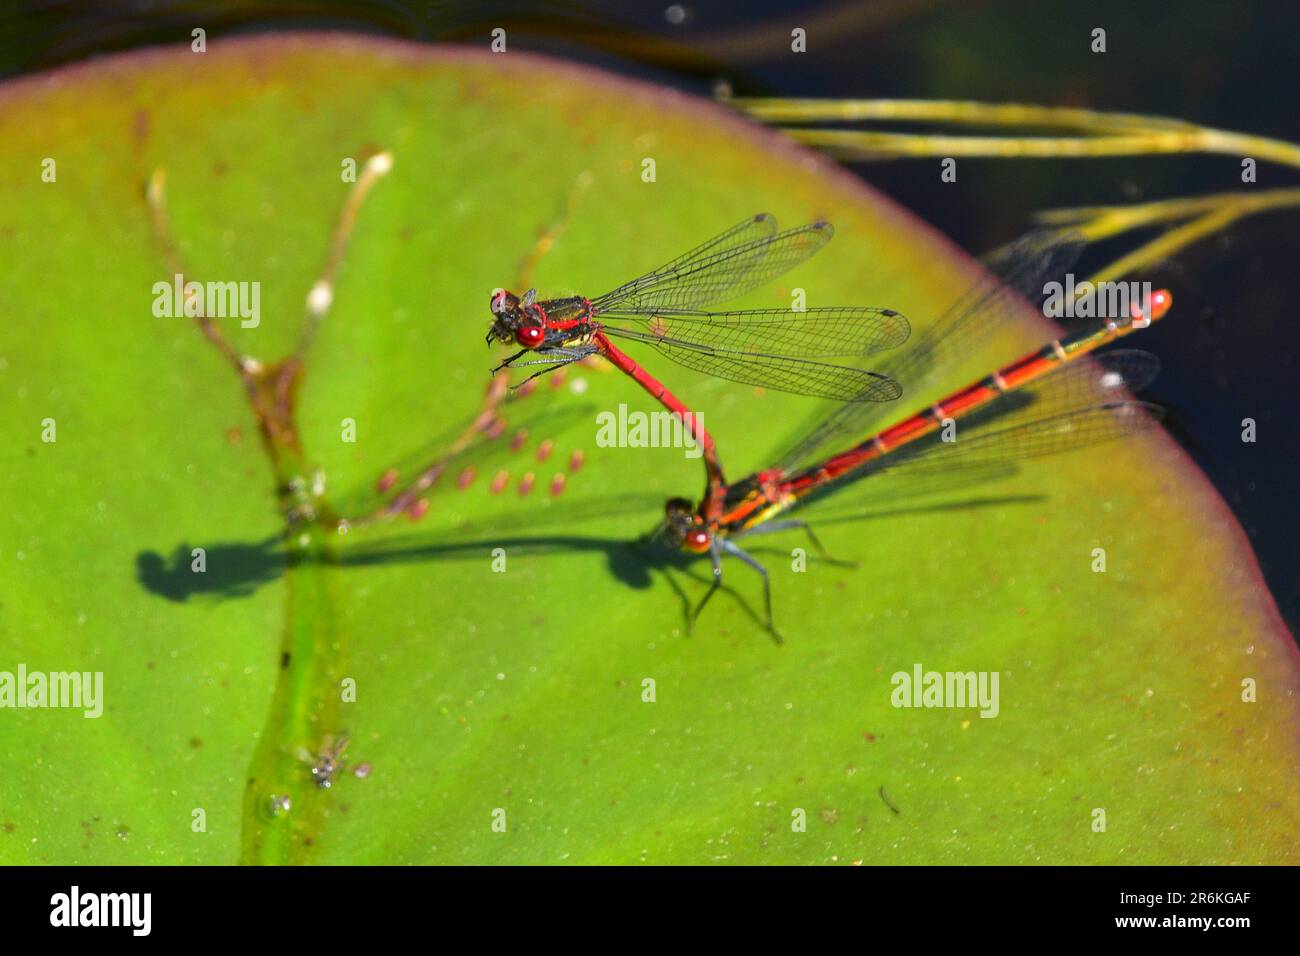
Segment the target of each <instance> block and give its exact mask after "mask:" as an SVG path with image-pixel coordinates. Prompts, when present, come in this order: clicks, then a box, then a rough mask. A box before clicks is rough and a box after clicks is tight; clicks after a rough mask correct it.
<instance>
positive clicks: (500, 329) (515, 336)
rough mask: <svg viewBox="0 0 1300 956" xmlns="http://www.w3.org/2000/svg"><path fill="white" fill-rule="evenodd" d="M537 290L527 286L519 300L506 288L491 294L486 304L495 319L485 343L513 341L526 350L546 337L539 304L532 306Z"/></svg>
mask: <svg viewBox="0 0 1300 956" xmlns="http://www.w3.org/2000/svg"><path fill="white" fill-rule="evenodd" d="M536 297H537V293H536V291H535V290H533V289H529V290H528V292H527V293H526V294H525V295H524V298H523V300H522V301H521V300H520V298H519V296H517V295H515V294H514V293H513V292H508V291H506V290H505V289H498V290H497V291H496V292H493V293H492V299H491V301H490V302H489V303H488V305H489V307H490V308H491V309H492V314H493V315H494V316H495V318H494V319H493V321H492V328H491V330H489V332H488V342H489V343H491V341H492V340H493V339H496V340H497V341H499V342H512V343H514V344H515V345H519V346H521V347H523V348H526V349H535V348H537V347H538V346H540V345H541V344H542V343H543V342H544V341H545V340H546V324H545V322H544V321H543V319H542V316H544V315H545V313H542V312H541V311H540V310H541V306H538V305H534V304H533V300H534V299H536Z"/></svg>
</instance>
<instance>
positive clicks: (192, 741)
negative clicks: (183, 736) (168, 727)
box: [190, 737, 203, 750]
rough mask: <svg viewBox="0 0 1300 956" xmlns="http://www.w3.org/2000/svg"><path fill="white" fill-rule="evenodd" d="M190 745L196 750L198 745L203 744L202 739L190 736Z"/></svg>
mask: <svg viewBox="0 0 1300 956" xmlns="http://www.w3.org/2000/svg"><path fill="white" fill-rule="evenodd" d="M190 746H191V747H193V748H194V749H195V750H198V749H199V748H200V747H202V746H203V741H202V740H200V739H199V738H198V737H191V738H190Z"/></svg>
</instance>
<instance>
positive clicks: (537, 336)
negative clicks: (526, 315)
mask: <svg viewBox="0 0 1300 956" xmlns="http://www.w3.org/2000/svg"><path fill="white" fill-rule="evenodd" d="M545 338H546V330H545V329H544V328H542V327H541V326H540V325H524V326H521V327H520V328H519V330H518V331H516V332H515V341H516V342H518V343H519V344H520V345H522V346H523V347H524V348H526V349H535V348H537V346H539V345H541V344H542V342H543V340H545Z"/></svg>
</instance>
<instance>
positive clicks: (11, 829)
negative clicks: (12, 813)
mask: <svg viewBox="0 0 1300 956" xmlns="http://www.w3.org/2000/svg"><path fill="white" fill-rule="evenodd" d="M13 832H14V824H12V823H10V822H9V821H8V820H6V821H5V833H13Z"/></svg>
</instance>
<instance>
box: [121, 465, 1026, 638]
mask: <svg viewBox="0 0 1300 956" xmlns="http://www.w3.org/2000/svg"><path fill="white" fill-rule="evenodd" d="M967 478H968V480H969V476H967ZM945 484H946V482H945ZM928 490H934V489H925V488H922V487H919V486H917V485H916V484H915V483H914V484H913V487H912V488H911V489H910V491H911V492H912V493H922V494H923V493H924V492H925V491H928ZM910 496H911V495H909V494H903V495H900V496H897V497H895V496H894V495H889V496H887V497H888V498H890V499H891V500H890V501H889V505H888V506H886V507H881V508H878V509H873V510H868V511H864V510H861V508H860V506H861V504H862V503H861V502H858V503H857V504H858V505H859V508H858V509H857V510H854V511H849V512H847V513H846V512H845V511H844V510H839V509H836V510H832V509H830V508H825V507H823V508H819V509H818V515H817V516H816V518H815V519H814V520H815V522H816V523H817V524H819V525H820V524H841V523H856V522H861V521H871V520H877V519H885V518H898V517H904V516H909V515H926V514H935V513H941V512H944V511H950V510H967V509H971V508H983V507H1002V506H1006V505H1008V504H1017V503H1029V502H1033V501H1039V500H1041V496H1034V495H1004V496H993V497H985V498H971V499H967V500H964V501H951V500H949V501H938V502H935V501H929V502H925V501H922V502H918V503H914V504H905V503H903V501H902V499H905V498H907V497H910ZM635 497H636V499H637V500H636V501H631V499H630V498H629V496H626V495H623V496H618V497H616V498H611V499H607V500H603V499H602V500H597V501H585V502H582V503H581V504H579V503H577V502H574V503H573V505H572V506H571V507H569V508H564V509H561V508H558V507H552V508H549V509H547V514H545V515H543V516H541V517H539V516H538V515H537V513H536V512H535V511H531V512H529V511H523V512H520V513H518V514H517V515H514V516H504V517H502V518H499V519H494V520H493V521H492V522H491V524H482V525H479V526H477V527H475V526H473V525H467V526H464V527H462V528H455V529H445V530H444V531H441V532H439V531H420V532H418V533H416V532H412V531H405V530H398V531H397V533H394V534H392V535H390V536H388V537H386V538H379V539H375V540H371V541H367V542H365V543H361V544H359V545H358V546H357V547H355V548H349V547H344V548H342V549H341V550H340V553H339V554H338V555H335V556H329V557H317V556H310V555H303V554H302V553H301V552H299V551H297V550H295V549H290V548H286V547H285V543H284V539H283V538H282V537H281V536H280V535H272V536H270V537H267V538H265V539H263V540H261V541H255V542H250V543H240V542H223V543H217V544H211V545H204V548H205V562H206V568H205V570H204V571H203V572H202V573H199V572H197V571H196V570H194V567H193V564H194V561H195V556H194V551H193V547H192V546H191V544H190V543H189V542H183V543H181V544H178V545H176V547H175V548H174V549H173V551H172V554H171V557H170V560H169V559H168V558H166V557H164V556H163V555H162V554H160V553H159V552H157V551H152V550H146V551H141V552H139V553H138V554H137V556H136V576H137V579H138V580H139V582H140V584H141V586H142V587H144V588H145V589H146V590H148V591H150V592H151V593H153V594H156V595H158V596H159V597H162V598H165V599H167V600H169V601H173V602H177V603H184V602H187V601H189V600H190V599H191V598H193V597H199V596H212V597H216V598H218V599H231V598H244V597H249V596H251V595H253V594H255V593H256V592H257V590H258V589H259V588H261V587H263V586H264V585H266V584H270V583H272V582H274V581H276V580H277V579H279V578H280V577H281V576H282V575H283V574H285V572H286V571H288V570H290V569H291V568H294V567H296V566H299V565H301V564H303V563H305V562H324V563H328V564H330V565H331V566H334V567H337V568H339V569H340V570H342V571H344V572H346V571H347V570H348V569H350V568H364V567H382V566H387V565H403V564H422V563H428V564H437V563H439V562H446V561H478V562H482V561H484V560H485V559H487V558H488V557H489V556H490V555H491V554H492V552H493V550H494V549H497V548H501V549H503V550H504V551H505V552H506V553H507V554H508V555H509V556H510V557H511V558H517V557H524V556H532V555H546V554H564V553H583V552H587V553H596V554H601V555H603V556H604V558H605V562H606V566H607V567H608V569H609V572H610V573H611V574H612V575H613V576H614V577H615V578H616V579H617V580H618V581H619V582H620V583H622V584H623V585H624V586H626V587H630V588H634V589H636V590H645V589H647V588H649V587H650V586H651V585H652V584H653V582H654V578H655V575H656V574H659V575H661V576H662V577H663V578H664V579H665V580H666V581H667V582H668V584H669V587H670V588H671V589H672V591H673V593H674V596H675V598H676V600H677V601H678V603H679V604H680V606H681V612H682V617H683V619H684V620H689V617H690V611H691V608H692V606H693V600H692V598H691V596H690V595H689V594H687V593H686V591H685V590H684V589H683V587H682V585H681V583H680V582H679V581H678V580H677V578H676V575H677V574H679V573H680V574H682V575H684V576H685V577H686V578H687V579H689V580H692V581H694V582H695V583H696V584H697V585H698V586H701V587H703V586H707V585H708V584H709V583H710V582H711V580H712V575H711V572H710V569H709V568H708V566H707V562H703V561H701V560H700V559H699V557H698V556H697V555H693V554H687V553H684V552H682V551H677V550H674V549H671V548H669V547H667V546H666V544H665V543H664V542H663V541H662V540H661V539H660V537H659V534H658V527H657V526H656V527H654V528H653V529H652V530H651V531H649V532H648V533H646V534H643V535H641V536H639V537H630V538H629V537H626V536H613V535H587V534H576V533H572V532H569V531H567V530H562V529H557V531H556V532H555V533H547V531H546V529H545V526H546V525H549V524H560V525H567V524H569V523H570V522H571V521H572V519H573V516H574V513H575V512H581V514H582V517H583V518H584V520H591V519H593V518H599V517H601V516H602V514H603V513H604V514H611V515H612V514H619V515H624V516H625V515H626V514H627V513H628V512H629V511H632V512H633V513H639V512H641V511H644V513H645V514H646V516H647V525H649V524H651V523H652V522H651V520H650V519H651V517H652V516H653V515H654V514H655V509H656V506H658V504H659V499H658V498H657V497H651V496H635ZM602 501H603V505H602ZM638 505H639V506H640V507H637V506H638ZM646 506H649V507H648V508H647V507H646ZM530 524H531V525H532V527H529V526H530ZM399 527H400V526H399ZM521 527H523V528H527V529H528V531H527V532H525V533H519V532H518V530H517V529H519V528H521ZM497 528H502V529H503V530H502V531H497V530H495V529H497ZM505 528H512V529H515V533H510V532H506V531H504V529H505ZM757 550H758V551H760V552H762V551H766V550H769V549H767V548H759V549H757ZM851 557H852V556H843V555H834V556H824V559H825V560H828V563H831V564H834V565H837V566H846V565H847V566H852V565H853V564H854V562H853V561H851V560H842V559H843V558H851ZM723 590H724V591H725V592H728V593H729V594H732V595H733V596H734V595H735V592H734V591H733V589H732V588H731V587H729V586H728V585H727V583H725V582H724V584H723ZM741 604H742V606H743V607H744V608H745V610H746V613H747V614H748V615H749V616H750V617H751V618H752V619H753V620H754V622H755V623H758V624H761V623H762V622H761V619H760V617H759V615H758V613H757V612H756V611H755V610H754V609H752V608H750V607H749V605H748V603H747V602H745V601H743V600H742V601H741Z"/></svg>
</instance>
